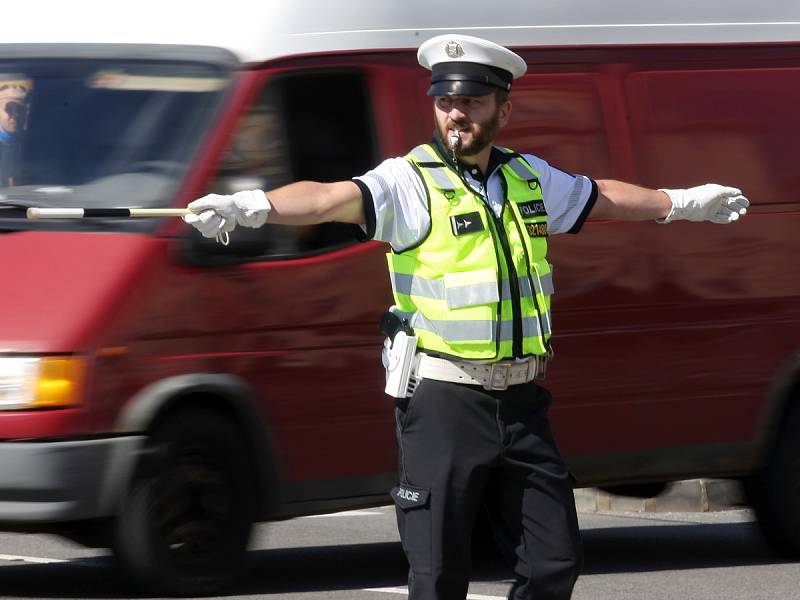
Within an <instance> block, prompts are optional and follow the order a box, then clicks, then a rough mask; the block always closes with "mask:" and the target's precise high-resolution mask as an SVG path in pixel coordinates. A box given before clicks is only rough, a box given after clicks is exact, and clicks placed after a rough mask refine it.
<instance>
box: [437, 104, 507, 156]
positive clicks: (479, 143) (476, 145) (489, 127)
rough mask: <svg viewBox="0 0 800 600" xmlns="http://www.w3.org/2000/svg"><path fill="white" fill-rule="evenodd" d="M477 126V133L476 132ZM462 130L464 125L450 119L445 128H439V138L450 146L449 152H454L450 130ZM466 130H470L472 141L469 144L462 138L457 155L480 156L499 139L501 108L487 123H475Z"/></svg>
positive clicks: (496, 110) (497, 109) (456, 150)
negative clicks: (495, 139)
mask: <svg viewBox="0 0 800 600" xmlns="http://www.w3.org/2000/svg"><path fill="white" fill-rule="evenodd" d="M476 126H477V132H476V131H475V130H476ZM462 128H464V127H463V124H462V123H457V122H455V121H450V120H449V119H448V120H447V122H446V123H445V124H444V125H443V126H440V127H439V136H440V137H441V138H442V141H443V142H444V143H445V144H447V145H448V149H449V150H451V151H452V148H451V147H450V145H449V144H450V141H449V130H450V129H457V130H459V131H460V130H461V129H462ZM466 128H467V129H469V132H470V133H471V134H472V139H471V140H470V141H469V142H465V141H464V140H463V138H462V140H461V143H460V144H458V146H457V147H456V149H455V155H456V157H459V158H460V157H465V156H475V155H477V154H480V153H481V151H482V150H483V149H484V148H486V147H487V146H488V145H489V144H491V143H492V142H493V141H494V138H495V137H497V132H498V131H500V107H499V106H498V107H497V108H496V109H495V111H494V114H493V115H492V116H491V117H489V118H488V119H486V121H484V122H482V123H476V122H474V121H473V122H472V123H470V124H469V125H468V126H467V127H466Z"/></svg>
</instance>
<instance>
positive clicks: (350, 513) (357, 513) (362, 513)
mask: <svg viewBox="0 0 800 600" xmlns="http://www.w3.org/2000/svg"><path fill="white" fill-rule="evenodd" d="M381 514H383V513H381V512H378V511H376V510H345V511H342V512H338V513H328V514H325V515H311V516H308V517H301V518H302V519H324V518H326V517H372V516H375V515H381Z"/></svg>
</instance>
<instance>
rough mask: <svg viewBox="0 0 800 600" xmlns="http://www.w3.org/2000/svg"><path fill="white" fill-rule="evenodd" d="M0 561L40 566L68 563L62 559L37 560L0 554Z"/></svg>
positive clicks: (34, 557) (35, 557)
mask: <svg viewBox="0 0 800 600" xmlns="http://www.w3.org/2000/svg"><path fill="white" fill-rule="evenodd" d="M0 560H7V561H10V562H26V563H36V564H40V565H47V564H50V563H63V562H69V561H68V560H65V559H63V558H39V557H37V556H16V555H14V554H0Z"/></svg>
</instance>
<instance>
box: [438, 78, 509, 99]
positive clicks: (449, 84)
mask: <svg viewBox="0 0 800 600" xmlns="http://www.w3.org/2000/svg"><path fill="white" fill-rule="evenodd" d="M498 89H500V88H498V87H495V86H493V85H487V84H485V83H478V82H477V81H437V82H436V83H432V84H431V87H430V88H428V96H488V95H489V94H491V93H492V92H494V91H495V90H498Z"/></svg>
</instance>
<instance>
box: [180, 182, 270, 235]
mask: <svg viewBox="0 0 800 600" xmlns="http://www.w3.org/2000/svg"><path fill="white" fill-rule="evenodd" d="M187 208H188V209H189V210H191V211H192V213H193V214H191V215H186V216H185V217H183V220H184V221H185V222H186V223H189V225H191V226H192V227H194V228H195V229H197V230H198V231H199V232H200V233H202V234H203V236H204V237H208V238H212V237H216V236H217V235H219V234H221V233H229V232H231V231H233V229H234V228H235V227H236V225H237V224H238V225H242V226H244V227H261V226H262V225H263V224H264V223H266V222H267V217H268V216H269V212H270V211H271V210H272V206H271V205H270V203H269V200H267V196H266V194H265V193H264V192H262V191H261V190H245V191H242V192H236V193H235V194H231V195H229V196H222V195H220V194H209V195H208V196H203V197H202V198H200V199H199V200H195V201H194V202H190V203H189V206H187Z"/></svg>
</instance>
